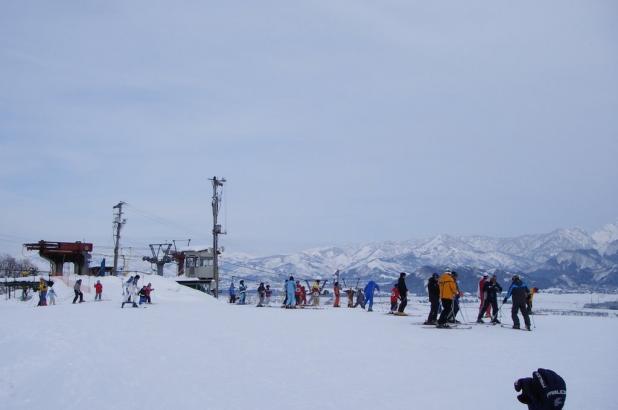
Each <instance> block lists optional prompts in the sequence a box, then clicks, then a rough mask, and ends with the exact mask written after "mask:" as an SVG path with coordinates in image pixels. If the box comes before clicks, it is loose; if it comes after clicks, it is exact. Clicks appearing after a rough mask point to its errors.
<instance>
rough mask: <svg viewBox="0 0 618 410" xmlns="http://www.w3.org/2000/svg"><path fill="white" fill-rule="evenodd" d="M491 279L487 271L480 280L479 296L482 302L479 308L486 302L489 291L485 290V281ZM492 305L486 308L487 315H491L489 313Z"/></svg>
mask: <svg viewBox="0 0 618 410" xmlns="http://www.w3.org/2000/svg"><path fill="white" fill-rule="evenodd" d="M488 281H489V274H488V273H487V272H485V273H483V277H482V278H481V280H480V281H479V298H480V299H481V304H480V305H479V309H481V308H482V307H483V305H484V304H485V298H486V297H487V293H486V292H485V291H484V289H485V283H486V282H488ZM489 309H490V306H487V309H486V310H485V317H490V314H489Z"/></svg>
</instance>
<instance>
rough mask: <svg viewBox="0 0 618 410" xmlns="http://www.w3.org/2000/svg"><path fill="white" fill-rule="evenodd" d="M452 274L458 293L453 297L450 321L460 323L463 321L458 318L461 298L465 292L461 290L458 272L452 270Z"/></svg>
mask: <svg viewBox="0 0 618 410" xmlns="http://www.w3.org/2000/svg"><path fill="white" fill-rule="evenodd" d="M451 276H452V277H453V281H454V282H455V288H457V294H456V295H455V298H454V299H453V316H451V318H450V319H449V322H450V323H455V324H459V323H461V322H460V321H459V320H457V314H458V313H459V299H460V298H461V297H462V296H463V292H462V291H460V290H459V283H458V282H457V276H458V275H457V272H455V271H452V272H451Z"/></svg>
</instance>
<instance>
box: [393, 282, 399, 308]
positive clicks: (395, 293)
mask: <svg viewBox="0 0 618 410" xmlns="http://www.w3.org/2000/svg"><path fill="white" fill-rule="evenodd" d="M398 304H399V289H397V284H396V283H395V285H394V286H393V288H392V289H391V313H393V312H396V311H397V305H398Z"/></svg>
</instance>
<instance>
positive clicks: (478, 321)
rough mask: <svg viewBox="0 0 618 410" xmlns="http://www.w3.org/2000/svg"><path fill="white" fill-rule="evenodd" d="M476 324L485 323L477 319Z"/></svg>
mask: <svg viewBox="0 0 618 410" xmlns="http://www.w3.org/2000/svg"><path fill="white" fill-rule="evenodd" d="M476 323H485V322H484V321H483V319H477V320H476Z"/></svg>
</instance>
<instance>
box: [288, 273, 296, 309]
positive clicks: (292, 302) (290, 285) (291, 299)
mask: <svg viewBox="0 0 618 410" xmlns="http://www.w3.org/2000/svg"><path fill="white" fill-rule="evenodd" d="M285 291H286V294H287V298H286V300H285V308H286V309H293V308H295V307H296V304H295V302H296V297H295V296H294V292H295V291H296V281H294V276H290V279H288V281H287V283H286V284H285Z"/></svg>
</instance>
